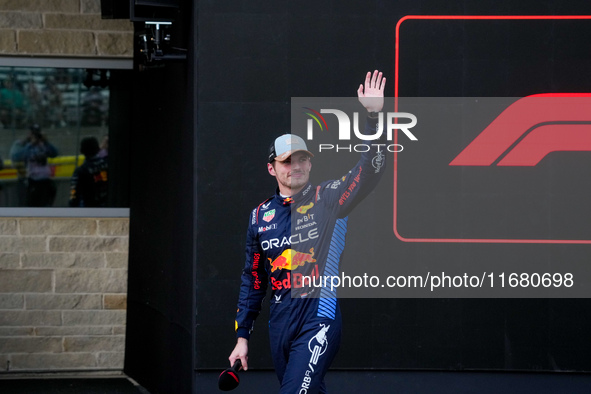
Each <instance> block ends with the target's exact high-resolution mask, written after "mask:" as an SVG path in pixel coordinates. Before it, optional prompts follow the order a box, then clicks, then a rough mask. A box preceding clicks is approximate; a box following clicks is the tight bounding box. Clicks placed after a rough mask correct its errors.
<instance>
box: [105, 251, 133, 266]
mask: <svg viewBox="0 0 591 394" xmlns="http://www.w3.org/2000/svg"><path fill="white" fill-rule="evenodd" d="M105 258H106V259H107V268H127V267H128V266H129V255H128V253H106V254H105Z"/></svg>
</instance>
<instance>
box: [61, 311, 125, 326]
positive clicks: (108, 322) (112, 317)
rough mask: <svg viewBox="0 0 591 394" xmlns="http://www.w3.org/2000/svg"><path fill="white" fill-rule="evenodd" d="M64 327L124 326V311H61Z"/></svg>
mask: <svg viewBox="0 0 591 394" xmlns="http://www.w3.org/2000/svg"><path fill="white" fill-rule="evenodd" d="M62 314H63V319H64V323H63V325H64V326H118V325H122V324H125V318H126V313H125V311H63V312H62Z"/></svg>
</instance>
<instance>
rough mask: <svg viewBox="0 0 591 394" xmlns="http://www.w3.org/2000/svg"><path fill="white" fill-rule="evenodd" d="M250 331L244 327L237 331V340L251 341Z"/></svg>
mask: <svg viewBox="0 0 591 394" xmlns="http://www.w3.org/2000/svg"><path fill="white" fill-rule="evenodd" d="M249 331H250V330H249V329H248V328H244V327H238V329H237V330H236V338H244V339H250V332H249Z"/></svg>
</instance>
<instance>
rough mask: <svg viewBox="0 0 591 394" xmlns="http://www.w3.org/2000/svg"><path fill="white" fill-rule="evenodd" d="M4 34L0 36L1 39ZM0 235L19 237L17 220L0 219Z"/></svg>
mask: <svg viewBox="0 0 591 394" xmlns="http://www.w3.org/2000/svg"><path fill="white" fill-rule="evenodd" d="M3 33H10V34H8V35H9V36H10V35H12V36H14V32H13V31H11V30H2V34H3ZM2 34H0V39H1V37H2ZM0 235H17V224H16V219H0Z"/></svg>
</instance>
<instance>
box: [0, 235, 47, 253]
mask: <svg viewBox="0 0 591 394" xmlns="http://www.w3.org/2000/svg"><path fill="white" fill-rule="evenodd" d="M0 250H1V251H3V252H5V253H22V252H45V251H47V239H46V238H44V237H5V236H0Z"/></svg>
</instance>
